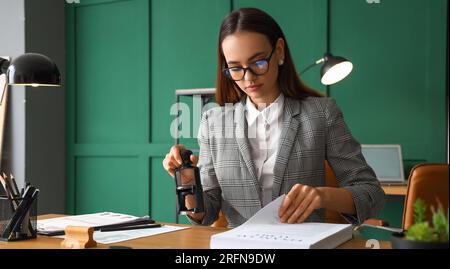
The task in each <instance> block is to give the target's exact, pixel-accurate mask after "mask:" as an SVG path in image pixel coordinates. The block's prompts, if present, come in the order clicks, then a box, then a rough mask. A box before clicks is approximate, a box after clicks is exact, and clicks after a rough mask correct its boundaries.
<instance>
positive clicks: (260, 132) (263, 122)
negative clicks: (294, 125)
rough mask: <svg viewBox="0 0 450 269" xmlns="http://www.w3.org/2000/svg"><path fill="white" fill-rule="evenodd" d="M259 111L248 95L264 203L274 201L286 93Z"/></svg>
mask: <svg viewBox="0 0 450 269" xmlns="http://www.w3.org/2000/svg"><path fill="white" fill-rule="evenodd" d="M261 105H262V106H263V107H261V106H259V107H260V108H261V109H262V110H261V111H259V110H258V109H257V108H256V107H255V105H254V104H253V103H252V101H251V100H250V98H249V97H248V96H247V102H246V118H247V124H248V140H249V143H250V155H251V157H252V159H253V162H254V164H255V168H256V174H257V176H258V180H259V182H260V186H261V188H262V189H261V193H262V204H263V206H265V205H267V204H268V203H270V202H271V201H272V187H273V168H274V166H275V159H276V154H277V150H278V144H279V139H280V135H281V129H282V124H283V106H284V95H283V94H282V93H281V94H280V95H279V96H278V98H277V99H276V100H275V101H274V102H273V103H271V104H270V105H269V106H268V107H265V108H264V104H261Z"/></svg>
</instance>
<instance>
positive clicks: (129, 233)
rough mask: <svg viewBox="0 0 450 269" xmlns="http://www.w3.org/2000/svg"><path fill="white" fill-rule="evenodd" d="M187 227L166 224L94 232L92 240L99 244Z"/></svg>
mask: <svg viewBox="0 0 450 269" xmlns="http://www.w3.org/2000/svg"><path fill="white" fill-rule="evenodd" d="M188 228H189V227H178V226H168V225H164V226H161V227H160V228H147V229H136V230H125V231H115V232H99V231H95V232H94V240H95V241H97V243H101V244H112V243H118V242H122V241H127V240H132V239H136V238H141V237H146V236H152V235H157V234H163V233H169V232H174V231H178V230H183V229H188Z"/></svg>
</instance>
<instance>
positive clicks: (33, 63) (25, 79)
mask: <svg viewBox="0 0 450 269" xmlns="http://www.w3.org/2000/svg"><path fill="white" fill-rule="evenodd" d="M2 74H6V83H5V85H4V86H3V85H1V84H2V83H0V91H1V92H0V94H1V96H0V108H1V109H0V154H2V152H3V151H2V145H3V132H4V128H3V127H4V124H5V114H6V104H7V94H5V93H7V89H8V85H22V86H32V87H39V86H61V76H60V73H59V70H58V67H57V66H56V64H55V63H54V62H53V61H52V60H51V59H50V58H48V57H47V56H45V55H42V54H38V53H25V54H23V55H21V56H19V57H17V58H15V59H14V60H13V61H12V62H10V61H9V59H8V58H2V57H0V75H2ZM2 86H3V87H2ZM5 97H6V98H5ZM4 99H5V100H4ZM0 164H1V156H0Z"/></svg>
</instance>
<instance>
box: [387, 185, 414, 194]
mask: <svg viewBox="0 0 450 269" xmlns="http://www.w3.org/2000/svg"><path fill="white" fill-rule="evenodd" d="M381 187H382V188H383V190H384V192H385V193H386V195H396V196H397V195H398V196H405V195H406V192H407V191H408V186H406V185H381Z"/></svg>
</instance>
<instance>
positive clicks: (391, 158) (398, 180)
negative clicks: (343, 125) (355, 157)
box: [361, 145, 407, 185]
mask: <svg viewBox="0 0 450 269" xmlns="http://www.w3.org/2000/svg"><path fill="white" fill-rule="evenodd" d="M361 149H362V154H363V156H364V158H365V159H366V161H367V163H368V164H369V166H370V167H372V169H373V170H374V172H375V174H376V176H377V178H378V180H379V181H380V183H381V184H385V185H406V184H407V181H406V180H405V175H404V171H403V158H402V147H401V146H400V145H361Z"/></svg>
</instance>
